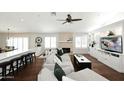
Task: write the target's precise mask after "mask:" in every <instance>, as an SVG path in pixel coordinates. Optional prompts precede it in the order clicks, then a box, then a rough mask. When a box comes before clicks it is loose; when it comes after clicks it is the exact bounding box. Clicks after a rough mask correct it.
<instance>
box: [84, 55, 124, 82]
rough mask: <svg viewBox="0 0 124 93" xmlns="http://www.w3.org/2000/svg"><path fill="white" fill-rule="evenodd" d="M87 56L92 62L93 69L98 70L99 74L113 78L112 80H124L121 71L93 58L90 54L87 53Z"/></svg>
mask: <svg viewBox="0 0 124 93" xmlns="http://www.w3.org/2000/svg"><path fill="white" fill-rule="evenodd" d="M84 56H85V57H87V58H88V59H89V60H91V62H92V70H93V71H95V72H97V73H98V74H100V75H102V76H104V77H105V78H107V79H109V80H111V81H123V80H124V74H122V73H119V72H117V71H115V70H113V69H112V68H110V67H108V66H106V65H104V64H103V63H101V62H99V61H98V60H97V59H95V58H93V57H92V56H90V55H89V54H85V55H84Z"/></svg>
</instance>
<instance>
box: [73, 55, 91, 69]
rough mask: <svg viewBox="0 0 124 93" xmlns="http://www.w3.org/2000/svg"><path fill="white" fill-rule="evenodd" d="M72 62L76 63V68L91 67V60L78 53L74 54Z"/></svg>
mask: <svg viewBox="0 0 124 93" xmlns="http://www.w3.org/2000/svg"><path fill="white" fill-rule="evenodd" d="M74 62H75V65H76V68H77V70H78V71H79V70H82V69H85V68H90V69H91V61H90V60H88V59H87V58H86V57H84V56H83V55H80V54H75V55H74Z"/></svg>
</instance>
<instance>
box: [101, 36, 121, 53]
mask: <svg viewBox="0 0 124 93" xmlns="http://www.w3.org/2000/svg"><path fill="white" fill-rule="evenodd" d="M100 42H101V49H104V50H107V51H111V52H117V53H123V42H122V36H108V37H102V38H101V40H100Z"/></svg>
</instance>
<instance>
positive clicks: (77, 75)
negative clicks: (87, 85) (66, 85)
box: [67, 68, 107, 81]
mask: <svg viewBox="0 0 124 93" xmlns="http://www.w3.org/2000/svg"><path fill="white" fill-rule="evenodd" d="M67 77H69V78H72V79H74V80H78V81H107V79H106V78H104V77H103V76H101V75H99V74H97V73H96V72H94V71H93V70H90V69H88V68H86V69H83V70H80V71H78V72H72V73H71V74H69V75H67Z"/></svg>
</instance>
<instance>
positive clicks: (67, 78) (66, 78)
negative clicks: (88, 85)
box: [62, 76, 75, 81]
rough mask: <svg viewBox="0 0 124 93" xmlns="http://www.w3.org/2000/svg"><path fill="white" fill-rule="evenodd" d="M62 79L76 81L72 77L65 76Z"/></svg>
mask: <svg viewBox="0 0 124 93" xmlns="http://www.w3.org/2000/svg"><path fill="white" fill-rule="evenodd" d="M62 81H75V80H73V79H71V78H69V77H66V76H63V77H62Z"/></svg>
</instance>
